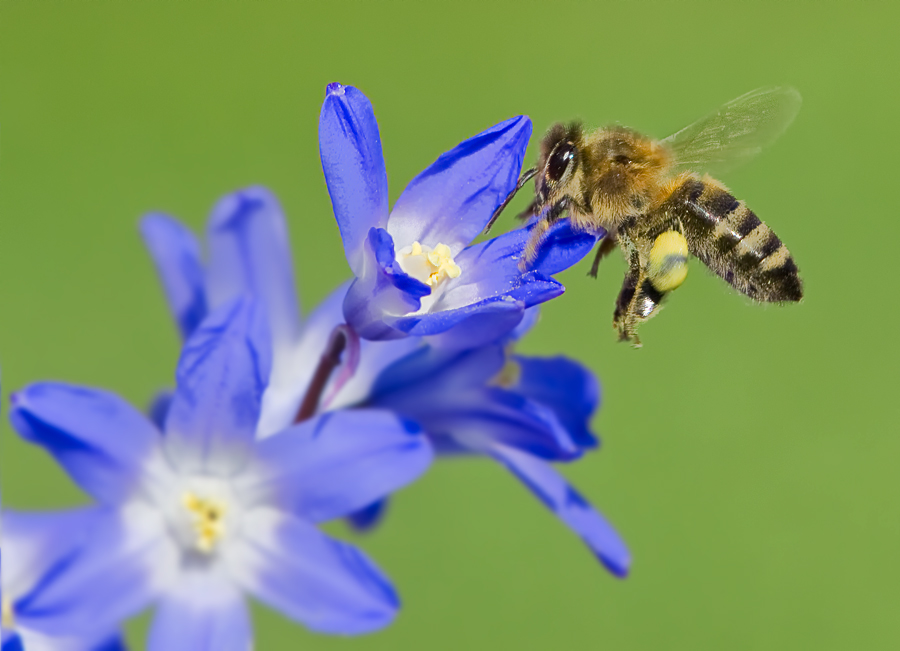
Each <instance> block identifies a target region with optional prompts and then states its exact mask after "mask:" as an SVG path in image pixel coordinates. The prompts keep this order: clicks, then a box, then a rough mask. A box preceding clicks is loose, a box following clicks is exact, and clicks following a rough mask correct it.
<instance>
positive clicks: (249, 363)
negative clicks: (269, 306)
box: [165, 300, 271, 476]
mask: <svg viewBox="0 0 900 651" xmlns="http://www.w3.org/2000/svg"><path fill="white" fill-rule="evenodd" d="M270 368H271V351H270V348H269V340H268V333H267V331H266V324H265V319H264V318H263V315H262V312H261V310H259V309H256V304H255V303H253V302H252V301H249V300H238V301H235V302H232V303H229V304H227V305H224V306H223V307H221V308H219V309H217V310H215V311H214V312H212V313H211V314H210V315H209V316H208V317H207V318H206V319H205V320H204V321H203V323H201V324H200V327H199V328H197V331H196V332H195V333H194V334H193V335H192V336H191V338H190V339H189V340H188V341H187V343H185V346H184V349H183V350H182V352H181V359H180V360H179V361H178V370H177V373H176V382H177V388H176V389H175V395H174V397H173V398H172V404H171V406H170V407H169V413H168V416H167V418H166V436H165V444H166V452H167V454H168V457H169V460H170V462H171V463H173V464H175V465H176V466H177V467H178V468H179V469H180V470H181V471H182V472H198V473H208V474H213V475H219V476H227V475H229V474H231V473H232V472H234V471H235V470H237V469H239V468H241V467H243V465H244V464H245V463H246V462H247V459H248V453H249V451H250V449H251V447H252V445H253V441H254V436H255V432H256V425H257V422H258V421H259V414H260V405H261V402H262V395H263V391H264V390H265V388H266V384H267V383H268V381H269V373H270Z"/></svg>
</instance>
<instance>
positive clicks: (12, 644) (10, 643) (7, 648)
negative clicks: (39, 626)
mask: <svg viewBox="0 0 900 651" xmlns="http://www.w3.org/2000/svg"><path fill="white" fill-rule="evenodd" d="M2 651H25V647H24V646H23V645H22V638H21V637H19V636H18V635H17V634H16V633H8V632H6V631H3V647H2Z"/></svg>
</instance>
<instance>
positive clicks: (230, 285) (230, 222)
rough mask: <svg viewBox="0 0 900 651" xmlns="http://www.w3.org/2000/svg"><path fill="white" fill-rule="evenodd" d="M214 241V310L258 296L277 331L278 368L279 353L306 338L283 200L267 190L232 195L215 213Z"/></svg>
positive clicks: (210, 287)
mask: <svg viewBox="0 0 900 651" xmlns="http://www.w3.org/2000/svg"><path fill="white" fill-rule="evenodd" d="M208 236H209V254H210V255H209V265H208V268H207V274H206V291H207V300H208V302H209V305H210V308H211V309H213V308H216V307H219V306H220V305H223V304H225V303H227V302H228V301H231V300H234V299H235V298H238V297H240V296H245V295H252V296H253V297H254V298H255V299H256V300H257V301H259V302H260V303H261V305H262V308H263V310H264V311H265V313H266V317H267V319H268V322H269V327H270V328H271V329H272V347H273V350H274V351H275V353H276V355H275V360H276V363H277V360H278V359H279V358H280V355H279V354H278V353H279V352H280V351H282V350H284V349H289V348H290V347H291V346H292V345H293V344H294V343H296V341H297V338H298V336H299V334H300V309H299V305H298V303H297V289H296V287H295V286H294V267H293V262H292V261H291V250H290V240H289V238H288V232H287V225H286V224H285V219H284V214H283V212H282V210H281V206H280V205H279V204H278V200H277V199H276V198H275V197H274V195H272V193H271V192H269V191H268V190H266V189H265V188H261V187H255V188H248V189H246V190H243V191H241V192H236V193H234V194H231V195H228V196H226V197H225V198H224V199H222V200H221V201H220V202H219V203H218V204H217V205H216V207H215V208H214V209H213V212H212V216H211V217H210V220H209V225H208Z"/></svg>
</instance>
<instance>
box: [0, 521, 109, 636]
mask: <svg viewBox="0 0 900 651" xmlns="http://www.w3.org/2000/svg"><path fill="white" fill-rule="evenodd" d="M98 516H99V512H98V510H97V509H84V508H82V509H73V510H70V511H61V512H53V513H37V512H31V513H29V512H19V511H12V510H5V511H3V514H2V535H0V544H2V547H3V572H2V575H0V585H2V597H0V602H2V630H3V647H2V651H16V650H20V649H27V650H28V651H32V650H34V651H124V650H125V644H124V643H123V642H122V639H121V637H120V636H119V635H118V634H113V633H111V631H109V630H102V629H96V630H94V631H91V634H90V635H86V636H84V637H80V638H77V637H71V636H61V635H58V634H56V632H55V631H54V630H53V627H52V626H48V625H47V622H45V621H44V613H42V612H41V611H40V610H36V609H35V608H34V607H33V603H32V602H31V594H32V592H33V591H34V590H35V589H38V588H39V586H41V584H42V583H44V582H46V581H49V580H52V577H53V576H54V574H56V573H58V572H60V571H62V570H63V569H64V568H65V567H66V565H67V564H69V563H71V562H73V559H74V558H76V556H77V554H78V552H79V550H80V547H81V545H82V544H83V543H84V541H85V538H86V536H87V534H88V532H89V531H90V528H91V527H92V526H93V524H94V521H95V520H96V519H97V517H98ZM61 607H63V608H66V607H75V604H69V605H67V604H61Z"/></svg>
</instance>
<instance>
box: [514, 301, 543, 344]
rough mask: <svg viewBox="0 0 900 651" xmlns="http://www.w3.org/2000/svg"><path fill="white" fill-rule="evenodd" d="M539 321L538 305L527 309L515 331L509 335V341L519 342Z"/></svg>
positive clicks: (539, 309)
mask: <svg viewBox="0 0 900 651" xmlns="http://www.w3.org/2000/svg"><path fill="white" fill-rule="evenodd" d="M540 319H541V308H540V306H539V305H535V306H534V307H529V308H528V309H527V310H525V314H524V315H523V316H522V320H521V321H520V322H519V324H518V325H517V326H516V327H515V329H514V330H513V331H512V332H510V333H509V339H510V341H519V340H521V339H522V337H524V336H525V335H527V334H528V333H529V332H531V329H532V328H534V326H536V325H537V322H538V321H540Z"/></svg>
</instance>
